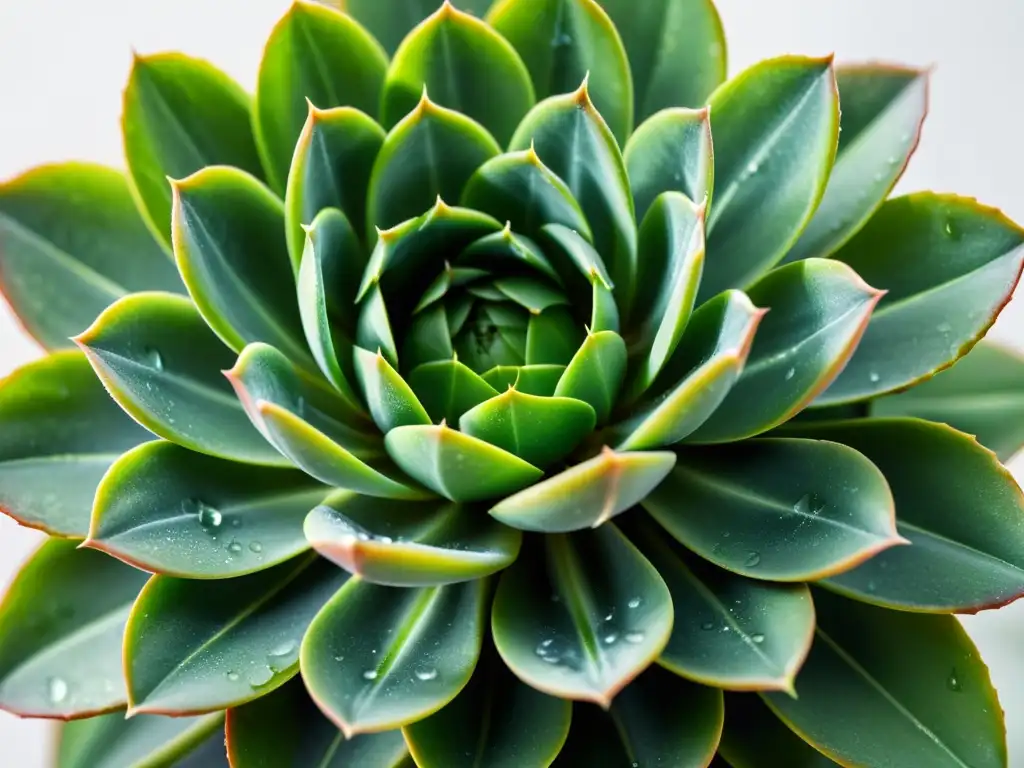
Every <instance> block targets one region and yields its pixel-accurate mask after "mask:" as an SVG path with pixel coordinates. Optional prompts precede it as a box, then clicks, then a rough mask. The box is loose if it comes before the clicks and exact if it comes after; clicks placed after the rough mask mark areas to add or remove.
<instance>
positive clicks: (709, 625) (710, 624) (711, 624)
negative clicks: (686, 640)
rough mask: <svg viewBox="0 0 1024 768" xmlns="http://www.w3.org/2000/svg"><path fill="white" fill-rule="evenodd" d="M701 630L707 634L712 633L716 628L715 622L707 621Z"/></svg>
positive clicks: (701, 626)
mask: <svg viewBox="0 0 1024 768" xmlns="http://www.w3.org/2000/svg"><path fill="white" fill-rule="evenodd" d="M700 628H701V629H703V630H704V631H705V632H710V631H711V630H712V629H714V628H715V622H713V621H705V622H704V623H703V624H701V625H700Z"/></svg>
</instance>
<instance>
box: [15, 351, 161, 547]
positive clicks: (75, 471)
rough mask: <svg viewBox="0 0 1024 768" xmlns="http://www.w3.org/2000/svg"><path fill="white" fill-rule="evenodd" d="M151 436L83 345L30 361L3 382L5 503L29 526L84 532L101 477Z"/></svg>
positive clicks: (61, 532)
mask: <svg viewBox="0 0 1024 768" xmlns="http://www.w3.org/2000/svg"><path fill="white" fill-rule="evenodd" d="M148 437H149V434H148V433H147V432H146V431H145V430H144V429H142V428H140V427H139V426H138V425H137V424H136V423H135V422H134V421H132V420H131V419H130V418H128V417H127V416H126V415H125V414H124V412H123V411H121V409H120V408H118V407H117V404H116V403H114V402H113V401H112V400H111V399H110V397H109V396H108V395H107V393H106V391H104V389H103V386H102V385H101V384H100V383H99V381H97V380H96V376H95V375H94V374H93V372H92V369H91V368H90V367H89V363H88V361H87V360H86V359H85V357H84V356H83V355H82V354H81V353H79V352H72V351H70V350H68V351H65V352H57V353H54V354H52V355H50V356H48V357H44V358H43V359H42V360H37V361H36V362H33V363H29V364H28V365H26V366H23V367H21V368H19V369H17V370H16V371H15V372H14V373H12V374H11V375H10V376H8V377H7V378H6V379H4V380H3V382H2V383H0V510H2V511H3V512H4V514H7V515H10V516H11V517H12V518H14V519H15V520H17V521H18V522H19V523H21V524H22V525H25V526H28V527H29V528H39V529H40V530H43V531H46V532H47V533H51V534H56V535H59V536H84V535H85V533H86V531H88V530H89V515H90V513H91V511H92V497H93V495H94V493H95V491H96V486H97V485H98V484H99V482H100V478H102V477H103V474H104V473H105V472H106V471H107V468H108V467H109V466H110V465H111V464H112V463H113V462H114V460H115V459H117V457H118V456H119V455H120V454H121V453H122V452H123V451H126V450H128V449H129V448H131V447H133V446H135V445H138V444H139V443H141V442H142V441H143V440H146V439H148ZM55 479H58V480H59V482H54V480H55Z"/></svg>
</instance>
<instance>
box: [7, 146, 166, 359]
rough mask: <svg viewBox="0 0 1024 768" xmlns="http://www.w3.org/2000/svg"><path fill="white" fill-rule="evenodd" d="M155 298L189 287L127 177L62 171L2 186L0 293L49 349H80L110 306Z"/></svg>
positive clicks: (46, 170)
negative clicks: (79, 337) (85, 332)
mask: <svg viewBox="0 0 1024 768" xmlns="http://www.w3.org/2000/svg"><path fill="white" fill-rule="evenodd" d="M145 290H166V291H178V292H182V291H183V286H182V284H181V279H180V278H179V277H178V275H177V273H176V272H175V269H174V264H173V263H171V262H170V261H169V260H168V258H167V256H166V254H165V253H164V252H163V250H162V249H161V248H160V246H159V245H158V244H157V243H156V242H155V241H154V240H153V237H152V235H151V234H150V232H149V230H148V229H147V228H146V225H145V223H144V222H143V220H142V218H141V217H140V216H139V213H138V211H137V210H136V208H135V202H134V201H133V199H132V195H131V192H130V191H129V188H128V183H127V182H126V180H125V177H124V175H123V174H121V173H119V172H117V171H114V170H111V169H109V168H104V167H103V166H100V165H93V164H88V163H62V164H59V165H46V166H42V167H39V168H35V169H33V170H30V171H28V172H26V173H24V174H22V175H21V176H18V177H17V178H14V179H12V180H11V181H8V182H6V183H4V184H0V291H2V293H3V297H4V298H5V299H6V300H7V303H8V304H9V305H10V306H11V309H12V310H14V313H15V315H16V316H17V318H18V321H19V322H20V323H21V325H22V327H23V328H24V329H25V330H26V331H28V333H29V334H30V335H31V336H32V337H33V338H34V339H35V340H36V341H38V342H39V343H40V344H41V345H42V346H43V347H45V348H47V349H60V348H62V347H69V346H71V342H70V341H69V337H71V336H72V335H74V334H76V333H78V332H80V331H81V330H82V329H83V328H85V327H86V326H87V325H88V324H89V323H91V322H92V320H93V318H95V317H96V315H98V314H99V313H100V312H101V311H102V310H103V309H104V308H105V307H106V306H107V305H108V304H110V302H112V301H114V300H115V299H118V298H120V297H121V296H124V295H125V294H126V293H130V292H132V291H145Z"/></svg>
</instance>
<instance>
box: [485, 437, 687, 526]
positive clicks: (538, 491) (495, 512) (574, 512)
mask: <svg viewBox="0 0 1024 768" xmlns="http://www.w3.org/2000/svg"><path fill="white" fill-rule="evenodd" d="M675 461H676V457H675V454H673V453H668V452H665V451H661V452H653V451H652V452H643V453H616V452H615V451H612V450H611V449H609V448H604V449H603V450H602V452H601V453H600V454H599V455H598V456H595V457H594V458H592V459H590V460H589V461H585V462H583V463H582V464H577V465H576V466H574V467H571V468H569V469H567V470H565V471H564V472H561V473H559V474H557V475H554V476H553V477H550V478H548V479H547V480H545V481H543V482H541V483H538V484H537V485H533V486H531V487H529V488H527V489H525V490H522V491H520V492H519V493H517V494H515V495H514V496H510V497H509V498H507V499H505V500H504V501H501V502H500V503H498V504H497V505H495V506H494V507H492V508H491V510H490V513H491V515H492V516H493V517H495V518H497V519H498V520H500V521H501V522H503V523H505V524H506V525H510V526H512V527H514V528H521V529H523V530H526V531H542V532H544V533H554V532H565V531H576V530H579V529H581V528H586V527H591V528H597V527H598V526H600V525H602V524H604V523H606V522H608V521H609V520H611V519H612V518H613V517H615V516H616V515H619V514H621V513H622V512H625V511H626V510H627V509H629V508H630V507H632V506H633V505H635V504H637V503H639V502H640V501H642V500H643V499H644V498H645V497H646V496H647V494H649V493H650V492H651V491H652V490H653V489H654V488H656V487H657V486H658V484H659V483H660V482H661V481H662V480H664V479H665V477H666V476H667V475H668V473H669V472H671V471H672V466H673V465H674V464H675Z"/></svg>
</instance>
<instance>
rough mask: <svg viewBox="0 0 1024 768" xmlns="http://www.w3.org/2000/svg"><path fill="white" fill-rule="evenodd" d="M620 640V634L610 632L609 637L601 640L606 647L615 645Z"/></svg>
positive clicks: (606, 636)
mask: <svg viewBox="0 0 1024 768" xmlns="http://www.w3.org/2000/svg"><path fill="white" fill-rule="evenodd" d="M618 639H619V634H618V632H609V633H608V634H607V635H605V636H604V637H603V638H601V640H602V641H603V642H604V644H605V645H614V644H615V641H616V640H618Z"/></svg>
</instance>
